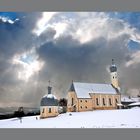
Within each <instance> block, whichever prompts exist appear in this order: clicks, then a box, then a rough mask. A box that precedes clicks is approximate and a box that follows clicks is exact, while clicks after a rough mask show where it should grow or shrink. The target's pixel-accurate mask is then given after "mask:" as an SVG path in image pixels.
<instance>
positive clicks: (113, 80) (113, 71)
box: [110, 59, 119, 89]
mask: <svg viewBox="0 0 140 140" xmlns="http://www.w3.org/2000/svg"><path fill="white" fill-rule="evenodd" d="M110 77H111V84H112V85H113V86H114V87H115V88H117V89H118V88H119V85H118V74H117V66H116V65H115V63H114V59H112V64H111V66H110Z"/></svg>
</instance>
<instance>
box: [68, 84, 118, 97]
mask: <svg viewBox="0 0 140 140" xmlns="http://www.w3.org/2000/svg"><path fill="white" fill-rule="evenodd" d="M70 90H71V91H75V92H76V94H77V98H91V97H90V94H92V93H93V94H117V92H116V90H115V88H113V87H112V85H111V84H96V83H80V82H73V83H72V85H71V88H70ZM89 93H90V94H89Z"/></svg>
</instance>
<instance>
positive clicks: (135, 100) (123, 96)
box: [121, 95, 140, 102]
mask: <svg viewBox="0 0 140 140" xmlns="http://www.w3.org/2000/svg"><path fill="white" fill-rule="evenodd" d="M139 100H140V99H139V98H132V97H131V98H129V96H127V95H121V101H122V102H138V101H139Z"/></svg>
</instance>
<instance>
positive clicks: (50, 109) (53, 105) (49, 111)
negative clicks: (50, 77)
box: [40, 86, 59, 118]
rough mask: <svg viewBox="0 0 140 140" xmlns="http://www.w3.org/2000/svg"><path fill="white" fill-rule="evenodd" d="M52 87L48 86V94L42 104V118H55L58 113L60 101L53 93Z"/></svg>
mask: <svg viewBox="0 0 140 140" xmlns="http://www.w3.org/2000/svg"><path fill="white" fill-rule="evenodd" d="M51 90H52V87H50V86H48V94H47V95H45V96H43V97H42V99H41V102H40V118H48V117H55V116H57V115H58V114H59V113H58V100H57V99H56V97H55V96H54V95H53V94H52V93H51Z"/></svg>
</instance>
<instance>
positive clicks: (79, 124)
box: [0, 108, 140, 128]
mask: <svg viewBox="0 0 140 140" xmlns="http://www.w3.org/2000/svg"><path fill="white" fill-rule="evenodd" d="M69 114H70V113H65V114H60V115H59V116H57V117H54V118H47V119H38V120H36V116H32V117H24V118H23V120H22V123H20V121H19V119H17V118H13V119H7V120H0V128H140V108H133V109H122V110H96V111H88V112H72V113H71V114H72V115H71V116H70V115H69ZM37 117H38V118H39V116H37Z"/></svg>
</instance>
